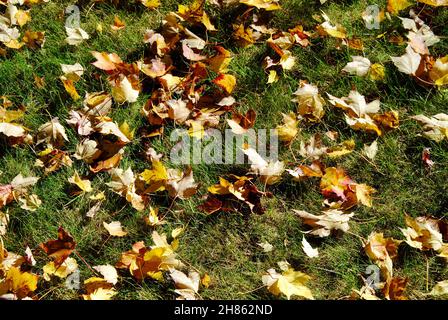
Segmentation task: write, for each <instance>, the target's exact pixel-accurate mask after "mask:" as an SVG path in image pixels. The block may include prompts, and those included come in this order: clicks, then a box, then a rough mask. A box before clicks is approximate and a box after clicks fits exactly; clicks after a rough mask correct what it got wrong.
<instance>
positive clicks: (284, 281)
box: [262, 262, 314, 300]
mask: <svg viewBox="0 0 448 320" xmlns="http://www.w3.org/2000/svg"><path fill="white" fill-rule="evenodd" d="M279 266H280V269H281V270H282V273H278V272H277V271H276V270H275V269H269V270H268V272H267V274H265V275H263V276H262V281H263V284H264V285H265V286H266V287H267V288H268V290H269V291H270V292H271V293H272V294H274V295H276V296H278V295H280V294H284V295H285V296H286V297H287V299H288V300H289V299H291V297H292V296H299V297H304V298H306V299H311V300H313V299H314V297H313V294H312V293H311V290H310V289H309V288H308V287H307V286H306V283H307V282H308V281H309V280H310V279H311V277H310V276H308V275H306V274H304V273H302V272H300V271H295V270H294V269H293V268H292V267H291V266H290V265H289V263H287V262H282V263H280V262H279Z"/></svg>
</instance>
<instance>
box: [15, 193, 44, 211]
mask: <svg viewBox="0 0 448 320" xmlns="http://www.w3.org/2000/svg"><path fill="white" fill-rule="evenodd" d="M19 202H20V203H21V204H22V205H21V206H20V208H22V209H24V210H27V211H30V212H34V211H36V210H37V209H39V207H40V206H41V204H42V201H41V200H40V199H39V197H38V195H37V194H30V195H28V194H27V195H25V196H23V197H20V198H19Z"/></svg>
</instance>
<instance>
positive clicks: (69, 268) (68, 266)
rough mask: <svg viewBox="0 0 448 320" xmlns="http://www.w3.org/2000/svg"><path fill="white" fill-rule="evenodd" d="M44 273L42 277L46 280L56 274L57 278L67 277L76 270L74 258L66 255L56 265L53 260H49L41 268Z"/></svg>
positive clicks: (76, 265)
mask: <svg viewBox="0 0 448 320" xmlns="http://www.w3.org/2000/svg"><path fill="white" fill-rule="evenodd" d="M42 270H43V272H44V275H43V278H44V279H45V280H47V281H50V280H51V276H56V277H58V278H61V279H64V278H67V276H69V275H70V274H72V273H73V272H75V271H76V270H78V263H77V262H76V260H75V259H73V258H71V257H68V258H67V259H65V261H64V262H63V263H62V264H61V265H59V266H56V265H55V263H54V261H50V262H49V263H47V264H46V265H45V266H43V268H42Z"/></svg>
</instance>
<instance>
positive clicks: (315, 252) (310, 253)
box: [302, 237, 319, 258]
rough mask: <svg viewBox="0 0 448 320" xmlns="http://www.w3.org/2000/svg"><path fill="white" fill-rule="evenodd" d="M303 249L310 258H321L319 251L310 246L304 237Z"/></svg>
mask: <svg viewBox="0 0 448 320" xmlns="http://www.w3.org/2000/svg"><path fill="white" fill-rule="evenodd" d="M302 249H303V252H305V254H306V255H307V256H308V257H310V258H316V257H318V256H319V251H318V250H317V249H315V248H313V247H311V245H310V244H309V242H308V241H307V240H306V239H305V237H303V239H302Z"/></svg>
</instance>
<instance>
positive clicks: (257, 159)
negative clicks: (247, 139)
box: [243, 146, 285, 185]
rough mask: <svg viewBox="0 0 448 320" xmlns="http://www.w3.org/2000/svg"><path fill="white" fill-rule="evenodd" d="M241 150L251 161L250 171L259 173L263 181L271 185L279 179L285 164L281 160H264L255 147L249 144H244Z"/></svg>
mask: <svg viewBox="0 0 448 320" xmlns="http://www.w3.org/2000/svg"><path fill="white" fill-rule="evenodd" d="M243 152H244V154H245V155H246V156H247V157H248V158H249V161H250V162H251V167H250V168H251V173H254V174H257V175H260V178H261V181H262V182H263V183H265V184H267V185H273V184H276V183H278V182H279V181H280V180H281V176H282V174H283V172H284V171H285V165H284V163H283V162H282V161H278V160H277V161H275V162H274V161H266V160H264V159H263V158H262V157H261V156H260V155H259V154H258V153H257V151H256V150H255V149H253V148H250V147H249V146H244V147H243Z"/></svg>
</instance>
